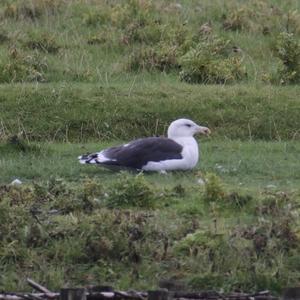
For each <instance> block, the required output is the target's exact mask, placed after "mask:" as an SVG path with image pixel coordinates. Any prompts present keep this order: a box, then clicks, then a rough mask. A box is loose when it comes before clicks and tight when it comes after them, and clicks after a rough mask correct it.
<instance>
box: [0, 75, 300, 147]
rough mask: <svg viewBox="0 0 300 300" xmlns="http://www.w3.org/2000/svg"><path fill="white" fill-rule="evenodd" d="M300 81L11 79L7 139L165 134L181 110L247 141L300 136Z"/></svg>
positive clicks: (3, 92) (5, 95)
mask: <svg viewBox="0 0 300 300" xmlns="http://www.w3.org/2000/svg"><path fill="white" fill-rule="evenodd" d="M299 93H300V88H299V87H298V86H293V87H274V86H269V85H268V86H256V85H233V86H216V85H210V86H203V85H202V86H197V85H194V86H191V85H187V84H184V83H180V84H178V83H175V82H174V81H172V80H162V77H159V78H158V79H155V80H154V82H149V81H146V82H145V81H143V76H140V77H139V78H132V82H130V83H125V82H123V83H122V84H111V85H109V86H103V85H100V84H99V85H92V84H69V83H61V84H38V85H31V84H29V85H28V84H27V85H15V86H14V87H11V86H10V85H7V86H6V85H3V86H1V87H0V105H1V110H0V138H1V139H2V141H3V140H5V139H6V138H7V137H9V136H12V135H20V136H21V137H22V138H24V139H27V140H40V141H42V140H46V141H70V142H78V141H87V140H109V139H131V138H134V137H140V136H151V135H162V134H165V133H166V128H167V126H168V124H169V123H170V122H171V121H172V120H174V119H176V118H180V117H188V118H191V119H193V120H195V121H197V122H199V123H200V124H203V125H206V126H209V127H210V128H211V129H212V131H213V136H214V137H216V136H219V137H226V138H229V139H234V138H239V139H243V140H252V139H263V140H274V139H275V140H287V139H291V140H297V139H299V136H300V135H299V128H300V127H299V125H300V124H299V101H298V94H299Z"/></svg>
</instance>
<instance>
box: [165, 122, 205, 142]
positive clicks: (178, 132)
mask: <svg viewBox="0 0 300 300" xmlns="http://www.w3.org/2000/svg"><path fill="white" fill-rule="evenodd" d="M196 133H201V134H205V135H209V134H210V130H209V128H207V127H204V126H199V125H197V124H196V123H195V122H193V121H191V120H189V119H178V120H175V121H173V122H172V123H171V125H170V126H169V128H168V138H178V137H191V136H193V135H194V134H196Z"/></svg>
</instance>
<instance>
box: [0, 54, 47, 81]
mask: <svg viewBox="0 0 300 300" xmlns="http://www.w3.org/2000/svg"><path fill="white" fill-rule="evenodd" d="M47 68H48V65H47V61H46V58H45V57H42V56H40V55H39V54H38V53H36V52H33V53H31V54H28V55H27V54H25V53H23V52H21V51H20V50H18V49H16V48H12V49H10V52H9V55H8V60H7V61H0V82H8V83H10V82H24V81H25V82H26V81H29V82H30V81H39V82H43V81H45V80H46V79H45V71H46V70H47Z"/></svg>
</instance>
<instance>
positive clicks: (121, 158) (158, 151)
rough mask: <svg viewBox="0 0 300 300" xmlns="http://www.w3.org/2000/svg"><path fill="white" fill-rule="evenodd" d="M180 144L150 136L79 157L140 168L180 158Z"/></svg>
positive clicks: (91, 162)
mask: <svg viewBox="0 0 300 300" xmlns="http://www.w3.org/2000/svg"><path fill="white" fill-rule="evenodd" d="M181 152H182V146H181V145H179V144H178V143H176V142H175V141H173V140H171V139H168V138H159V137H150V138H144V139H138V140H135V141H132V142H130V143H129V144H125V145H121V146H117V147H111V148H108V149H105V150H102V151H101V152H98V153H93V154H89V155H83V156H81V157H79V159H80V162H81V163H88V164H100V165H104V166H115V167H125V168H133V169H142V167H143V166H145V165H146V164H147V163H148V162H160V161H165V160H172V159H182V155H181Z"/></svg>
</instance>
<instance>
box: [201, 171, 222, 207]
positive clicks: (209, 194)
mask: <svg viewBox="0 0 300 300" xmlns="http://www.w3.org/2000/svg"><path fill="white" fill-rule="evenodd" d="M205 180H206V184H205V193H204V200H205V201H206V202H208V203H210V202H220V201H223V200H224V199H225V198H226V193H225V191H224V187H223V183H222V181H221V179H220V178H219V177H218V176H217V175H216V174H213V173H209V174H207V175H206V177H205Z"/></svg>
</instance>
